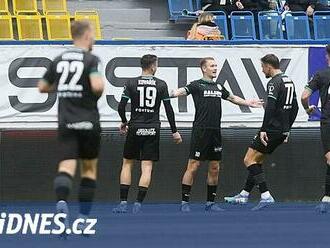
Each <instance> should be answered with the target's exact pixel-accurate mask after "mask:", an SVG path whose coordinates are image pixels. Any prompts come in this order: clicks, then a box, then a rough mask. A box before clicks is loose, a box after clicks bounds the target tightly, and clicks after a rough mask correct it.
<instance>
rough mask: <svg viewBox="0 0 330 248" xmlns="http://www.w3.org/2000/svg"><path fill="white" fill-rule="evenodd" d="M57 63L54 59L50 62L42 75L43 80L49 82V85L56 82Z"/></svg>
mask: <svg viewBox="0 0 330 248" xmlns="http://www.w3.org/2000/svg"><path fill="white" fill-rule="evenodd" d="M54 67H55V63H54V62H53V61H52V62H50V63H49V65H48V67H47V71H46V73H45V74H44V76H43V77H42V79H43V81H45V82H46V83H48V84H49V85H53V84H54V82H55V77H56V71H55V68H54Z"/></svg>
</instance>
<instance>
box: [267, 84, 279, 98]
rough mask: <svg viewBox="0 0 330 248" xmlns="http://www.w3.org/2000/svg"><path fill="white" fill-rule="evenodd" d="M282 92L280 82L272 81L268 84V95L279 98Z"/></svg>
mask: <svg viewBox="0 0 330 248" xmlns="http://www.w3.org/2000/svg"><path fill="white" fill-rule="evenodd" d="M279 93H280V84H278V83H276V82H272V81H270V82H269V83H268V85H267V97H269V98H273V99H275V100H277V98H278V95H279Z"/></svg>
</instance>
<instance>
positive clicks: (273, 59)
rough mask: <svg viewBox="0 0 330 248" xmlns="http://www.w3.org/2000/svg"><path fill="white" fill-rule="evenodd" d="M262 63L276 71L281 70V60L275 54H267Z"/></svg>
mask: <svg viewBox="0 0 330 248" xmlns="http://www.w3.org/2000/svg"><path fill="white" fill-rule="evenodd" d="M261 62H262V63H264V64H268V65H271V66H272V67H273V68H274V69H280V60H279V59H278V57H277V56H276V55H275V54H267V55H266V56H264V57H262V58H261Z"/></svg>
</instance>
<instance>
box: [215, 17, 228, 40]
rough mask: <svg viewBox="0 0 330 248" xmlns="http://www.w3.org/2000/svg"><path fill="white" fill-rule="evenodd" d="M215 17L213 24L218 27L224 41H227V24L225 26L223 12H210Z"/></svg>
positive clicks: (225, 20)
mask: <svg viewBox="0 0 330 248" xmlns="http://www.w3.org/2000/svg"><path fill="white" fill-rule="evenodd" d="M212 13H213V14H214V16H215V19H214V22H215V23H216V24H217V25H218V27H219V29H220V31H221V34H222V35H223V36H224V38H225V39H226V40H228V39H229V38H228V24H227V15H226V13H225V12H223V11H216V12H212Z"/></svg>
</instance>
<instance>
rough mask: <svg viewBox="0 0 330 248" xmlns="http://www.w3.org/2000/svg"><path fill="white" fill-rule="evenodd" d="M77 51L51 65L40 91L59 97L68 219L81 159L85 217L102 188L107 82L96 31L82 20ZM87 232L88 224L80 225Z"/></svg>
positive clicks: (60, 193)
mask: <svg viewBox="0 0 330 248" xmlns="http://www.w3.org/2000/svg"><path fill="white" fill-rule="evenodd" d="M71 34H72V38H73V43H74V48H72V49H68V50H67V51H65V52H63V53H62V54H61V55H59V56H58V57H56V58H55V59H54V60H53V61H52V63H51V64H50V65H49V67H48V69H47V71H46V73H45V75H44V76H43V79H41V80H40V81H39V83H38V86H39V91H40V92H42V93H44V92H45V93H46V92H53V91H56V92H57V96H58V99H59V103H58V140H59V148H60V150H61V161H60V163H59V166H58V173H57V176H56V178H55V180H54V189H55V192H56V197H57V204H56V208H57V211H58V212H61V213H65V214H67V217H66V219H65V224H66V225H68V213H69V211H68V205H67V199H68V196H69V193H70V191H71V188H72V179H73V177H74V176H75V172H76V167H77V160H78V159H80V160H81V170H80V173H81V182H80V188H79V196H78V198H79V203H80V214H79V218H83V219H86V218H87V217H88V215H89V214H90V211H91V208H92V202H93V198H94V193H95V188H96V174H97V173H96V172H97V158H98V154H99V149H100V132H101V128H100V123H99V112H98V108H97V101H98V99H99V97H100V96H101V95H102V92H103V88H104V83H103V79H102V76H101V72H100V71H99V65H100V61H99V59H98V57H96V56H95V55H93V54H91V53H90V51H91V50H92V47H93V44H94V31H93V29H92V27H91V25H90V24H89V23H88V22H83V21H76V22H73V24H72V26H71ZM80 228H81V229H84V228H85V227H84V225H82V226H80Z"/></svg>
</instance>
